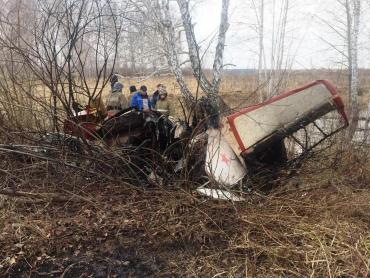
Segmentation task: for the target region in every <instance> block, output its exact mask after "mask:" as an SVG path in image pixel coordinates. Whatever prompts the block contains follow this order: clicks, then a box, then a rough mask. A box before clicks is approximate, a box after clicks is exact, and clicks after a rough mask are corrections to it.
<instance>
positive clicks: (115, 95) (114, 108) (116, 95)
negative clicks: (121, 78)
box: [106, 75, 129, 117]
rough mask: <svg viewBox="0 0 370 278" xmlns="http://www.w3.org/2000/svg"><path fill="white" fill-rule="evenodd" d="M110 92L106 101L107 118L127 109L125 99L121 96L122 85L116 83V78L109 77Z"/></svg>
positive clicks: (114, 76)
mask: <svg viewBox="0 0 370 278" xmlns="http://www.w3.org/2000/svg"><path fill="white" fill-rule="evenodd" d="M110 81H111V88H112V89H111V91H110V93H109V95H108V97H107V99H106V107H107V114H108V117H111V116H114V115H115V114H117V113H118V112H120V111H121V110H124V109H126V108H128V106H129V105H128V101H127V98H126V97H125V96H124V95H123V93H122V90H123V84H122V83H120V82H118V77H117V76H116V75H113V76H112V77H111V80H110Z"/></svg>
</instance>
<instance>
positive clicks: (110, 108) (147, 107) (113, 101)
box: [106, 75, 171, 117]
mask: <svg viewBox="0 0 370 278" xmlns="http://www.w3.org/2000/svg"><path fill="white" fill-rule="evenodd" d="M110 83H111V91H110V93H109V95H108V97H107V99H106V111H107V112H106V113H107V115H108V117H109V116H113V115H115V114H116V113H117V112H119V111H122V110H125V109H128V108H131V109H135V110H137V111H142V112H149V111H152V110H156V111H159V112H161V113H163V114H165V115H167V116H169V115H170V113H171V111H170V110H171V109H170V106H171V104H170V102H169V101H168V99H167V97H168V94H167V91H166V87H165V86H164V85H163V84H158V85H157V89H156V91H155V92H154V93H153V94H152V96H149V95H148V88H147V87H146V86H145V85H142V86H141V87H140V89H139V90H137V89H136V86H134V85H133V86H130V87H129V95H128V97H126V96H125V95H124V94H123V87H124V86H123V84H122V83H120V82H119V80H118V76H117V75H113V76H112V77H111V79H110Z"/></svg>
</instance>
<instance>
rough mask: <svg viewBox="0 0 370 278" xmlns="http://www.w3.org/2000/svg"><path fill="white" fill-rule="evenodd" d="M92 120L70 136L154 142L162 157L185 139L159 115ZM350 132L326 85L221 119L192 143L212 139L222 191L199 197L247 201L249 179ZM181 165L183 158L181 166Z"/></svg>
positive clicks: (71, 125)
mask: <svg viewBox="0 0 370 278" xmlns="http://www.w3.org/2000/svg"><path fill="white" fill-rule="evenodd" d="M329 114H333V115H331V116H330V118H328V119H329V120H328V119H326V118H325V117H327V115H329ZM89 117H90V116H89V113H88V112H86V111H82V112H81V113H80V114H79V115H78V116H77V117H75V118H74V119H68V120H66V121H65V125H64V130H65V132H66V133H67V134H70V135H74V136H79V137H81V136H82V137H83V138H84V139H87V140H94V139H97V138H102V139H103V140H105V141H108V142H110V141H112V140H113V141H116V142H117V141H118V142H119V143H122V144H125V143H132V140H133V139H134V141H136V142H137V144H138V143H140V142H142V141H145V140H154V141H156V144H157V143H159V144H160V149H161V150H162V151H163V150H164V149H166V148H167V147H169V146H170V145H171V144H173V143H174V142H176V140H177V138H178V137H179V133H180V132H179V126H178V125H176V124H175V123H174V122H171V121H170V120H168V118H166V117H164V116H162V115H161V114H160V113H158V112H153V113H152V114H151V115H149V116H147V117H143V115H142V114H141V113H138V112H135V111H132V110H127V111H122V112H120V113H119V114H117V115H115V116H114V117H112V118H110V119H108V120H106V121H104V122H103V123H101V124H99V125H98V124H95V123H93V122H92V121H91V120H90V118H89ZM332 119H335V122H333V121H332ZM347 126H348V118H347V115H346V113H345V111H344V104H343V101H342V99H341V98H340V96H339V95H338V94H337V92H336V89H335V87H334V86H333V85H332V84H331V83H330V82H328V81H326V80H318V81H315V82H312V83H310V84H307V85H306V86H304V87H301V88H297V89H294V90H292V91H288V92H285V93H282V94H280V95H277V96H275V97H273V98H271V99H269V100H267V101H265V102H263V103H259V104H256V105H252V106H249V107H245V108H243V109H240V110H239V111H237V112H235V113H232V114H229V115H227V116H221V125H220V128H217V129H216V128H208V129H207V131H205V133H203V134H199V135H197V136H196V137H195V138H193V139H191V140H190V139H189V141H188V144H190V145H191V144H197V142H198V141H200V140H197V138H201V137H203V138H204V136H205V135H207V137H208V139H207V141H208V142H207V146H206V148H205V151H206V159H205V165H204V168H205V170H206V173H207V175H208V177H209V178H210V181H213V182H214V183H216V184H218V185H219V188H217V189H212V188H206V187H204V186H202V187H199V188H198V189H197V191H198V192H199V193H200V194H203V195H206V196H210V197H212V198H217V199H229V200H234V201H238V200H242V198H241V197H238V196H236V195H235V194H233V193H232V192H231V191H230V190H231V189H232V187H233V186H235V185H237V184H240V182H241V181H242V180H243V179H244V178H245V177H246V176H250V175H253V174H254V172H256V171H258V169H260V168H264V167H266V168H268V167H275V166H279V165H283V164H286V163H289V161H291V160H293V159H296V158H297V157H299V156H304V155H305V154H307V153H308V152H310V151H311V150H313V149H314V148H315V147H317V146H318V145H320V144H322V143H323V142H324V141H325V140H326V139H328V138H329V137H331V136H333V135H334V134H336V133H338V132H339V131H340V130H342V129H343V128H345V127H347ZM182 128H183V127H182ZM176 129H177V130H176ZM153 135H154V136H153ZM181 160H182V159H181V157H180V158H179V161H178V162H179V163H178V165H181V164H182V163H181V162H182V161H181ZM180 167H181V166H180ZM177 168H179V166H178V167H177ZM221 188H222V189H221Z"/></svg>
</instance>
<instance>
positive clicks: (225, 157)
mask: <svg viewBox="0 0 370 278" xmlns="http://www.w3.org/2000/svg"><path fill="white" fill-rule="evenodd" d="M221 161H222V162H224V163H225V164H226V165H229V164H230V162H231V160H230V158H228V157H227V156H226V154H224V153H222V154H221Z"/></svg>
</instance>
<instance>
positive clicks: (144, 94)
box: [130, 85, 152, 112]
mask: <svg viewBox="0 0 370 278" xmlns="http://www.w3.org/2000/svg"><path fill="white" fill-rule="evenodd" d="M130 106H131V107H132V108H134V109H136V110H138V111H144V112H147V111H150V110H151V109H152V104H151V101H150V99H149V96H148V88H147V87H146V86H145V85H143V86H141V87H140V91H139V92H137V93H135V94H134V96H133V97H132V99H131V104H130Z"/></svg>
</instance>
